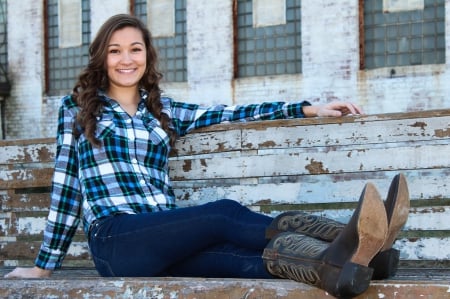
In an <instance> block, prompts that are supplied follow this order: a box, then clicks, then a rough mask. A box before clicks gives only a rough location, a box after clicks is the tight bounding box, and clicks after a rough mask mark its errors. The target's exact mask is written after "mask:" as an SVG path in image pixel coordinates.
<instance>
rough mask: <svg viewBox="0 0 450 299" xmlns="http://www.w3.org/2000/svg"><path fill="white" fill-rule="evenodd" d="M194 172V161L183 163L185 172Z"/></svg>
mask: <svg viewBox="0 0 450 299" xmlns="http://www.w3.org/2000/svg"><path fill="white" fill-rule="evenodd" d="M191 170H192V161H191V160H184V162H183V171H184V172H189V171H191Z"/></svg>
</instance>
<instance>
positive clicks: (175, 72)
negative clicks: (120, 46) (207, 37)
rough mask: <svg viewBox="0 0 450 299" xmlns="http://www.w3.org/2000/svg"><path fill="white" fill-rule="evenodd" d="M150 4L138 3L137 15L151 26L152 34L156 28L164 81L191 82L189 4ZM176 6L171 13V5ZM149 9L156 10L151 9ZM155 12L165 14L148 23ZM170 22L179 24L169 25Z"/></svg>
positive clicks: (165, 1)
mask: <svg viewBox="0 0 450 299" xmlns="http://www.w3.org/2000/svg"><path fill="white" fill-rule="evenodd" d="M149 2H150V1H147V0H135V2H134V14H135V15H136V16H137V17H139V18H140V19H141V20H142V21H143V22H144V23H145V24H147V25H148V26H149V29H150V30H151V31H152V27H153V28H154V32H155V34H153V32H152V35H153V45H154V46H155V48H156V50H157V51H158V58H159V68H160V71H161V72H162V73H163V75H164V80H165V81H168V82H185V81H187V55H186V52H187V50H186V0H158V1H154V2H155V3H151V4H149ZM173 2H174V4H173V5H174V9H170V7H169V5H170V4H171V3H173ZM148 5H152V6H150V7H148ZM158 5H160V6H159V7H158ZM172 7H173V6H172ZM152 8H153V9H155V10H158V11H161V12H164V13H159V14H158V13H156V12H155V14H154V16H155V18H156V19H155V18H153V20H152V21H148V20H147V19H148V17H149V16H148V14H147V11H148V9H152ZM164 8H165V9H164ZM168 21H170V22H172V21H174V22H175V23H174V24H167V22H168ZM157 24H161V25H162V26H163V25H164V24H167V27H165V28H157ZM171 25H173V26H171ZM163 29H164V30H163ZM167 29H170V30H167ZM173 29H174V30H173Z"/></svg>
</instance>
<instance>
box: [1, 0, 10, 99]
mask: <svg viewBox="0 0 450 299" xmlns="http://www.w3.org/2000/svg"><path fill="white" fill-rule="evenodd" d="M7 25H8V19H7V13H6V0H0V96H5V95H9V89H10V85H9V80H8V31H7ZM0 100H1V99H0Z"/></svg>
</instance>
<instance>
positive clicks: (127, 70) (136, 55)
mask: <svg viewBox="0 0 450 299" xmlns="http://www.w3.org/2000/svg"><path fill="white" fill-rule="evenodd" d="M107 53H108V54H107V57H106V68H107V73H108V79H109V92H110V93H111V94H115V93H116V91H119V90H121V89H124V88H135V89H137V88H138V85H139V81H140V80H141V78H142V76H143V74H144V72H145V69H146V64H147V58H146V57H147V56H146V47H145V43H144V40H143V37H142V33H141V31H140V30H139V29H137V28H134V27H125V28H122V29H119V30H117V31H115V32H114V33H113V34H112V35H111V39H110V40H109V42H108V47H107Z"/></svg>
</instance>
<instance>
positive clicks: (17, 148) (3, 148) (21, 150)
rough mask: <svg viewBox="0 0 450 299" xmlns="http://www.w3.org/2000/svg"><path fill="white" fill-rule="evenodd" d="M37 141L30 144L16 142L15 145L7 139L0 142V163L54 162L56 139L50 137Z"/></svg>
mask: <svg viewBox="0 0 450 299" xmlns="http://www.w3.org/2000/svg"><path fill="white" fill-rule="evenodd" d="M36 141H37V143H28V144H26V143H25V144H20V143H18V142H15V144H13V145H8V143H7V142H5V141H2V142H0V164H11V165H12V164H20V163H28V164H31V163H36V162H37V163H42V162H51V163H53V161H54V160H55V151H56V143H55V141H54V140H51V141H50V140H49V139H38V140H36ZM49 141H50V142H49ZM5 143H6V144H5Z"/></svg>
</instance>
